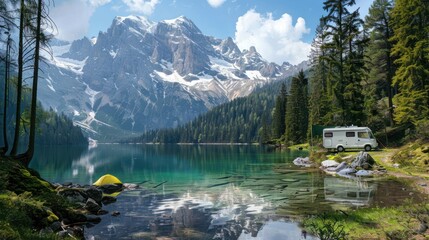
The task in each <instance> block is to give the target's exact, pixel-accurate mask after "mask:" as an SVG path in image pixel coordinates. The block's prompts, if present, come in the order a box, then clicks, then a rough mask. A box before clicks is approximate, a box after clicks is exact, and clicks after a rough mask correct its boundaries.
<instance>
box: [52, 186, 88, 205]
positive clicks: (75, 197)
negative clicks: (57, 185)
mask: <svg viewBox="0 0 429 240" xmlns="http://www.w3.org/2000/svg"><path fill="white" fill-rule="evenodd" d="M57 194H58V195H60V196H62V197H64V198H66V199H67V200H68V201H69V202H72V203H85V201H86V200H87V199H88V195H86V193H85V192H83V190H82V189H78V188H63V189H60V190H59V191H58V193H57Z"/></svg>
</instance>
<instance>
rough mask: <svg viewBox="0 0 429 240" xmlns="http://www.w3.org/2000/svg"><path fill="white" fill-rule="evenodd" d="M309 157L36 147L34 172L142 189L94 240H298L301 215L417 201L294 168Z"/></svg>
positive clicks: (105, 221) (384, 186) (92, 231)
mask: <svg viewBox="0 0 429 240" xmlns="http://www.w3.org/2000/svg"><path fill="white" fill-rule="evenodd" d="M306 154H307V153H306V152H303V151H290V152H284V151H283V152H275V151H274V152H267V151H265V149H264V148H261V147H256V146H177V145H103V144H98V146H97V147H96V148H89V149H88V148H84V149H82V148H70V147H64V148H61V147H56V148H51V149H49V148H46V149H41V148H39V149H38V152H36V156H35V158H34V160H33V161H32V162H31V167H32V168H34V169H36V170H37V171H39V173H40V174H41V176H42V177H43V178H45V179H47V180H48V181H51V182H60V183H63V182H74V183H79V184H92V182H94V181H95V180H96V179H98V178H99V177H101V176H102V175H104V174H107V173H109V174H112V175H115V176H116V177H118V178H119V179H120V180H121V181H123V182H127V183H139V184H140V185H141V187H142V189H140V190H136V191H128V192H124V193H122V194H120V195H119V196H118V201H117V202H116V203H114V204H111V205H107V206H105V207H103V208H105V209H106V210H108V211H109V212H113V211H119V212H120V213H121V214H120V215H119V216H117V217H113V216H111V215H104V216H102V222H101V223H100V224H97V225H94V226H88V229H87V231H86V234H87V236H88V239H91V237H94V238H99V239H133V238H149V239H150V238H154V237H157V236H158V237H160V236H164V237H178V238H179V239H249V238H256V239H258V238H259V239H299V238H300V237H301V231H300V229H299V225H298V224H297V223H294V222H293V221H292V220H293V219H296V218H295V217H298V218H300V217H302V216H306V215H309V214H317V213H321V212H323V211H332V210H334V209H338V208H340V209H344V208H349V207H361V206H372V205H382V206H387V205H389V204H400V203H401V202H402V201H404V200H405V199H407V198H409V197H410V195H409V194H410V193H409V191H406V190H402V189H404V187H403V185H401V184H400V183H398V182H394V181H392V180H385V181H380V180H374V179H372V180H371V181H368V182H362V181H354V180H349V179H342V178H335V177H332V176H326V175H324V174H323V173H322V172H321V171H319V170H318V169H307V168H300V167H296V166H294V165H293V163H292V161H293V159H294V158H296V157H298V156H300V157H304V156H305V155H306ZM412 196H413V197H414V198H416V197H417V195H416V194H414V195H412Z"/></svg>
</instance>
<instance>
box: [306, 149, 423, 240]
mask: <svg viewBox="0 0 429 240" xmlns="http://www.w3.org/2000/svg"><path fill="white" fill-rule="evenodd" d="M356 154H357V152H346V153H340V154H332V153H328V152H326V151H323V150H322V149H313V151H311V153H310V155H311V159H312V160H314V161H315V162H319V163H320V162H321V161H323V160H326V159H334V160H337V161H341V160H343V159H345V158H346V159H347V158H350V156H353V155H356ZM370 155H371V156H372V157H373V158H374V160H375V161H376V162H377V164H378V165H381V166H383V167H384V168H386V169H387V170H388V171H387V172H388V174H389V177H391V178H395V179H396V180H399V181H401V182H403V183H404V184H406V185H407V186H409V187H410V188H415V189H417V190H419V191H420V192H422V193H425V194H429V189H428V185H429V174H428V173H429V168H428V167H429V166H428V164H429V142H424V141H416V142H412V143H409V144H407V145H404V146H402V147H399V148H387V149H382V150H380V151H372V152H370ZM428 196H429V195H426V200H424V201H422V202H416V201H412V200H411V199H412V196H410V200H409V201H407V202H406V203H404V204H402V205H400V206H394V207H382V206H378V207H369V208H360V209H357V210H349V211H347V212H342V211H339V212H330V213H323V214H321V215H318V216H314V217H311V218H308V219H306V220H305V221H304V227H305V228H306V229H308V230H309V231H310V232H313V233H315V234H316V235H318V236H319V237H320V238H321V239H404V240H405V239H407V240H408V239H429V231H428V223H429V204H428V203H427V202H428V200H427V199H428ZM328 234H333V235H334V236H336V237H334V238H328V237H327V236H328ZM331 237H332V235H331Z"/></svg>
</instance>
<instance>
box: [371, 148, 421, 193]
mask: <svg viewBox="0 0 429 240" xmlns="http://www.w3.org/2000/svg"><path fill="white" fill-rule="evenodd" d="M398 151H399V150H390V151H382V152H381V153H378V152H377V153H375V154H374V155H375V157H377V158H379V159H380V160H381V162H382V163H383V165H385V166H389V167H390V166H392V156H393V155H394V154H395V153H397V152H398ZM387 174H389V175H391V176H395V177H397V178H404V179H409V180H411V181H412V183H413V185H414V186H415V187H416V189H417V190H419V191H421V192H422V193H425V194H427V195H429V177H428V176H425V175H423V174H416V173H411V172H407V173H405V172H401V171H400V170H399V169H398V170H397V171H395V170H390V171H387Z"/></svg>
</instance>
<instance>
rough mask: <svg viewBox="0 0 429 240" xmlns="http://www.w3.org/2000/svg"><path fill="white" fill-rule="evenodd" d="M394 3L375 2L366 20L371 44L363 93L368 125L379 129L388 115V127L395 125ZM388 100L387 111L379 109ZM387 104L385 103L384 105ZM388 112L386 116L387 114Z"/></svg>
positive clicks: (368, 51) (367, 51)
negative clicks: (392, 15)
mask: <svg viewBox="0 0 429 240" xmlns="http://www.w3.org/2000/svg"><path fill="white" fill-rule="evenodd" d="M392 5H393V4H392V0H375V1H374V2H373V4H372V5H371V7H370V9H369V14H368V15H367V16H366V18H365V28H366V29H367V31H369V34H370V42H369V45H368V47H367V49H366V50H365V55H366V56H365V57H366V59H367V61H366V62H365V65H366V69H367V79H366V81H365V82H366V85H365V86H364V91H365V92H366V93H367V94H366V96H365V109H366V115H367V116H368V117H369V119H368V125H369V126H371V128H372V129H373V130H374V129H377V128H380V127H381V126H377V125H382V126H384V125H385V124H384V123H383V118H385V116H386V115H387V119H388V125H390V126H392V125H394V121H393V95H394V94H395V91H394V88H393V86H392V78H393V74H394V71H395V68H394V65H393V61H394V59H393V57H392V56H391V52H392V44H391V42H390V41H389V39H390V38H391V36H392V35H393V31H392V27H391V18H390V12H391V10H392ZM383 98H387V109H379V108H378V107H377V106H378V105H380V104H378V103H379V101H380V100H382V99H383ZM384 105H385V104H382V106H384ZM386 113H387V114H386Z"/></svg>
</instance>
